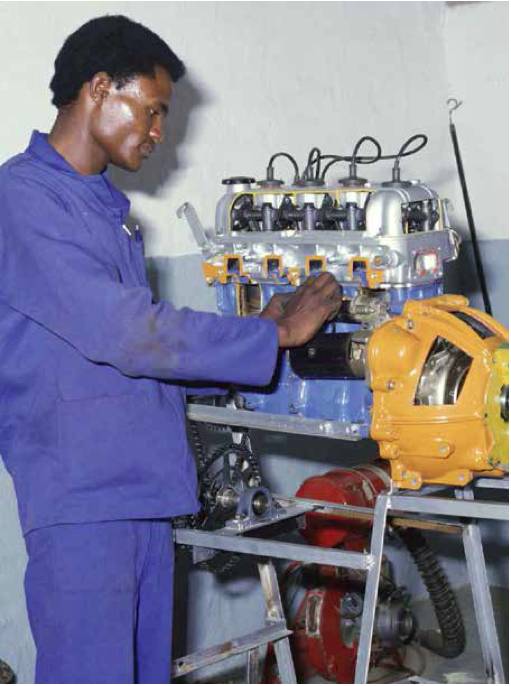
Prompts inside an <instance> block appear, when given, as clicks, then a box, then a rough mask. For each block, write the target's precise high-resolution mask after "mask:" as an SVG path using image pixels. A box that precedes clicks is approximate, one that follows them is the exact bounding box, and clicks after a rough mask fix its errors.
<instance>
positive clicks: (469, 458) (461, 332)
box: [367, 295, 509, 489]
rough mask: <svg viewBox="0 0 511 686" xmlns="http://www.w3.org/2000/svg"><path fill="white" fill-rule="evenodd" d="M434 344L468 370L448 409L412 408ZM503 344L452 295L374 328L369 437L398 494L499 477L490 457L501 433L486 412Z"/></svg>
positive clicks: (413, 305)
mask: <svg viewBox="0 0 511 686" xmlns="http://www.w3.org/2000/svg"><path fill="white" fill-rule="evenodd" d="M455 313H457V314H458V315H461V316H462V317H463V315H468V317H469V318H472V319H473V320H476V322H480V323H481V324H482V325H484V327H486V329H487V336H486V337H484V338H483V337H481V336H480V335H478V333H476V331H475V330H474V329H473V328H471V326H469V325H468V324H467V323H466V322H465V321H462V320H461V319H460V318H459V316H456V315H455ZM438 338H441V339H442V340H445V341H448V342H450V343H452V344H453V345H454V346H456V347H457V348H458V349H459V350H460V351H462V352H463V353H465V354H466V355H468V356H469V357H470V358H472V359H471V362H470V367H469V369H468V372H467V374H466V377H465V379H464V381H463V384H462V386H461V391H460V393H459V397H458V398H457V401H456V402H455V403H454V404H442V405H438V404H435V405H424V404H417V402H416V394H417V388H418V384H419V381H420V379H421V374H422V373H423V370H424V367H425V364H426V361H427V359H428V356H429V354H430V351H431V350H432V348H433V345H434V344H435V341H437V339H438ZM508 342H509V337H508V332H507V330H506V329H505V328H504V327H503V326H501V325H500V324H499V323H498V322H496V321H495V320H494V319H493V318H492V317H490V316H488V315H486V314H484V313H482V312H479V311H477V310H474V309H471V308H469V307H468V300H467V299H466V298H464V297H462V296H452V295H444V296H439V297H437V298H432V299H430V300H422V301H408V302H407V303H406V304H405V306H404V308H403V313H402V315H400V316H398V317H395V318H394V319H392V320H390V321H388V322H385V323H384V324H382V325H381V326H379V327H378V328H377V329H376V330H375V332H374V333H373V335H372V336H371V339H370V342H369V345H368V349H367V362H368V366H369V372H370V379H369V383H370V385H371V388H372V390H373V394H374V397H373V410H372V422H371V437H372V438H373V439H374V440H376V441H377V442H378V443H379V447H380V454H381V456H382V457H384V458H386V459H388V460H390V464H391V471H392V478H393V481H394V484H395V485H396V486H397V487H398V488H411V489H417V488H420V487H421V486H422V484H424V483H445V484H456V485H463V484H466V483H468V482H469V481H470V480H471V479H472V478H473V476H474V474H475V473H477V474H478V475H484V476H503V475H504V473H505V472H504V469H503V467H502V466H501V467H496V466H495V465H496V462H495V459H494V458H493V457H492V455H494V452H493V451H495V449H496V446H497V449H498V444H499V440H500V439H499V434H498V431H497V433H496V431H495V425H494V424H493V425H492V423H491V420H490V421H487V418H486V417H485V414H488V411H487V410H488V403H490V404H491V403H492V402H493V401H492V397H491V393H492V392H491V388H492V386H491V379H492V373H493V376H495V375H494V372H492V370H493V368H494V366H495V364H496V363H495V361H494V360H495V359H496V357H495V355H505V353H504V352H500V353H499V352H498V351H499V349H500V350H501V351H502V350H503V348H502V347H501V346H503V345H504V344H506V343H508ZM499 390H500V387H499ZM494 404H495V403H494ZM488 419H489V417H488ZM499 463H500V464H501V465H502V464H503V460H502V459H500V458H499Z"/></svg>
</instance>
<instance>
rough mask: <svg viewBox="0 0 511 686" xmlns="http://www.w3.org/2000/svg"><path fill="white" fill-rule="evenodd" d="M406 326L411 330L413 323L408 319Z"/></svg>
mask: <svg viewBox="0 0 511 686" xmlns="http://www.w3.org/2000/svg"><path fill="white" fill-rule="evenodd" d="M406 326H407V328H408V329H413V327H414V323H413V321H412V320H411V319H409V320H408V321H407V322H406Z"/></svg>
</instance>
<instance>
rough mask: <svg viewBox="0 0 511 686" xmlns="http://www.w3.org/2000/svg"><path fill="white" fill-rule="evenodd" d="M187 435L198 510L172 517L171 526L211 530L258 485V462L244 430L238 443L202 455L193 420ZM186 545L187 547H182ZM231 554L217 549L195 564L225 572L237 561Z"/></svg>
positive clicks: (233, 512) (259, 479) (232, 567)
mask: <svg viewBox="0 0 511 686" xmlns="http://www.w3.org/2000/svg"><path fill="white" fill-rule="evenodd" d="M189 428H190V437H191V443H192V446H193V449H194V453H195V457H196V461H197V480H198V491H199V492H198V500H199V503H200V505H201V509H200V511H199V512H198V513H197V514H195V515H189V516H184V517H175V518H174V520H173V525H174V527H175V528H185V527H187V528H194V529H203V530H205V531H214V530H215V529H219V528H221V527H222V526H223V525H224V524H225V522H226V521H227V520H228V519H230V518H232V517H233V516H234V514H235V510H236V501H237V498H238V496H239V495H240V493H241V492H242V491H243V490H244V489H247V488H253V487H256V486H259V485H260V484H261V472H260V469H259V463H258V461H257V459H256V458H255V456H254V454H253V453H252V450H251V448H250V440H249V435H248V431H246V432H244V433H243V436H242V439H241V442H240V443H228V444H227V445H222V446H220V447H218V448H216V449H214V450H213V451H212V452H211V453H210V454H209V455H206V452H205V450H204V446H203V443H202V439H201V436H200V431H199V426H198V424H197V422H194V421H190V422H189ZM184 547H188V546H184ZM240 559H241V558H240V556H239V555H235V554H233V553H227V552H218V553H216V554H215V556H214V557H212V558H210V559H209V560H206V561H204V562H200V563H199V564H198V565H197V567H198V568H199V569H205V570H207V571H210V572H213V573H215V574H217V575H224V576H225V575H228V574H229V573H230V572H231V571H232V570H233V569H234V568H235V567H236V566H237V564H238V562H239V561H240Z"/></svg>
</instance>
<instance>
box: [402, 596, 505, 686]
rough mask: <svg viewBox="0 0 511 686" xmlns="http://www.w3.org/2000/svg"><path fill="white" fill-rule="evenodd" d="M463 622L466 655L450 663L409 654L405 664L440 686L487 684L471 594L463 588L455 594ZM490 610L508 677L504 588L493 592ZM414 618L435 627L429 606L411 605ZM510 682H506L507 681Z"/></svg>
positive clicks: (423, 652) (431, 656)
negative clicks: (465, 637) (442, 685)
mask: <svg viewBox="0 0 511 686" xmlns="http://www.w3.org/2000/svg"><path fill="white" fill-rule="evenodd" d="M456 594H457V596H458V601H459V605H460V607H461V608H462V612H463V616H464V618H465V629H466V635H467V647H466V649H465V652H464V653H463V654H462V655H460V656H459V657H457V658H454V659H452V660H445V659H444V658H441V657H438V656H437V655H434V654H433V653H430V652H429V651H426V650H420V652H419V651H418V650H417V649H413V650H410V651H408V654H407V656H406V660H405V661H406V664H407V665H408V666H410V667H412V668H413V669H414V671H416V672H417V673H419V674H420V676H422V677H425V678H426V679H430V680H431V681H435V682H438V683H442V684H485V683H487V680H486V675H485V672H484V666H483V657H482V651H481V644H480V642H479V635H478V631H477V624H476V621H475V612H474V603H473V601H472V591H471V588H470V587H469V586H464V587H463V588H460V589H458V590H457V591H456ZM492 601H493V610H494V614H495V622H496V625H497V632H498V635H499V640H500V649H501V654H502V661H503V663H504V670H505V672H506V675H508V674H509V594H508V589H507V588H492ZM414 610H415V613H416V616H417V618H418V619H419V621H420V624H421V626H423V627H435V626H436V624H435V619H434V614H433V610H432V607H431V604H430V603H429V602H427V601H422V602H419V603H415V604H414ZM508 682H509V678H508Z"/></svg>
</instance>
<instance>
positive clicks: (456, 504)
mask: <svg viewBox="0 0 511 686" xmlns="http://www.w3.org/2000/svg"><path fill="white" fill-rule="evenodd" d="M486 482H489V483H486ZM475 486H477V487H482V488H501V489H506V488H509V483H508V482H506V481H505V480H502V481H501V482H500V484H499V485H497V484H496V483H495V480H493V479H479V480H478V481H476V482H475ZM408 493H409V492H407V495H399V494H395V493H393V492H392V491H389V492H387V493H382V494H380V495H378V497H377V500H376V505H375V510H374V519H373V531H372V536H371V552H370V554H364V553H348V552H346V551H340V550H336V549H333V548H319V547H316V546H307V545H300V544H295V543H286V542H281V541H273V540H266V539H258V538H247V537H244V536H242V535H236V534H237V532H233V531H228V532H224V533H215V532H205V531H197V530H194V529H176V530H175V531H174V537H175V541H176V542H177V543H181V544H186V545H192V546H196V547H202V548H210V549H214V550H225V551H231V552H237V553H241V554H246V555H254V556H257V557H263V558H279V559H287V560H297V561H300V562H306V563H314V564H325V565H330V566H333V567H347V568H350V569H361V570H365V571H366V572H367V576H366V587H365V602H364V610H363V613H362V624H361V631H360V639H359V648H358V654H357V663H356V674H355V683H358V684H362V683H367V676H368V673H369V664H370V655H371V645H372V636H373V628H374V617H375V612H376V605H377V601H378V589H379V581H380V570H381V560H382V555H383V547H384V539H385V529H386V524H387V518H388V515H389V513H390V512H391V510H392V512H412V513H417V514H429V515H431V514H433V515H441V516H445V517H456V518H466V519H468V522H467V523H462V528H463V543H464V548H465V555H466V559H467V568H468V573H469V578H470V581H471V586H472V590H473V594H474V604H475V607H476V618H477V624H478V630H479V635H480V639H481V644H482V648H483V659H484V662H485V668H486V671H487V673H488V676H489V678H491V679H492V680H493V683H497V684H503V683H506V682H505V677H504V671H503V667H502V657H501V654H500V646H499V641H498V635H497V630H496V626H495V619H494V615H493V608H492V605H491V595H490V591H489V585H488V578H487V574H486V567H485V562H484V554H483V548H482V541H481V534H480V531H479V527H478V525H477V522H476V521H475V520H478V519H495V520H501V521H502V520H507V519H509V507H508V505H507V504H499V503H494V502H489V501H481V500H478V501H474V496H473V491H472V488H471V487H466V488H465V489H464V490H462V491H460V490H459V489H457V490H456V493H455V495H456V498H454V499H453V498H443V497H431V496H422V495H419V494H417V495H408ZM282 499H283V500H285V497H283V496H282ZM289 501H290V502H293V504H295V503H296V504H297V501H296V499H292V498H290V499H289ZM302 504H303V505H305V503H302ZM309 505H310V506H312V507H311V509H313V508H316V507H318V508H319V507H320V506H321V501H314V502H313V501H311V502H310V503H309ZM325 506H328V504H327V503H325ZM330 507H331V508H332V504H330ZM333 508H335V509H336V510H337V512H339V514H341V512H342V511H343V510H345V507H343V506H338V507H336V506H333ZM333 508H332V509H333ZM352 509H355V510H357V509H361V510H362V509H363V510H364V514H366V513H365V509H366V508H352ZM361 514H362V513H361ZM270 523H271V522H270ZM238 533H242V532H238ZM264 565H271V568H270V567H267V568H265V567H264ZM259 571H260V574H261V581H262V584H263V591H264V593H265V599H266V603H267V613H266V622H267V624H269V623H270V624H271V622H272V621H273V622H281V621H284V622H285V618H284V613H283V610H282V604H281V600H280V593H279V590H278V583H277V577H276V574H275V569H274V567H273V564H272V563H271V561H266V562H264V563H259ZM275 603H276V604H275ZM256 633H257V632H256ZM264 642H265V641H264ZM264 642H263V643H264ZM260 645H262V643H261V644H260ZM275 648H276V655H277V662H278V666H279V672H280V674H281V677H282V679H283V680H284V683H296V676H294V680H293V679H291V670H292V674H293V675H294V665H293V661H292V656H291V651H290V647H289V641H288V639H284V640H280V641H277V643H276V644H275ZM250 650H253V648H246V647H245V648H244V651H243V652H246V651H249V654H248V656H247V678H252V679H253V678H254V675H255V671H254V670H255V656H254V653H252V654H251V653H250ZM239 652H242V651H241V650H240V651H239ZM219 659H224V658H219ZM216 661H218V660H216ZM210 664H211V663H210ZM249 675H251V676H250V677H249ZM410 683H419V682H417V681H415V682H412V681H410ZM422 683H428V682H426V681H423V682H422Z"/></svg>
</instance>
